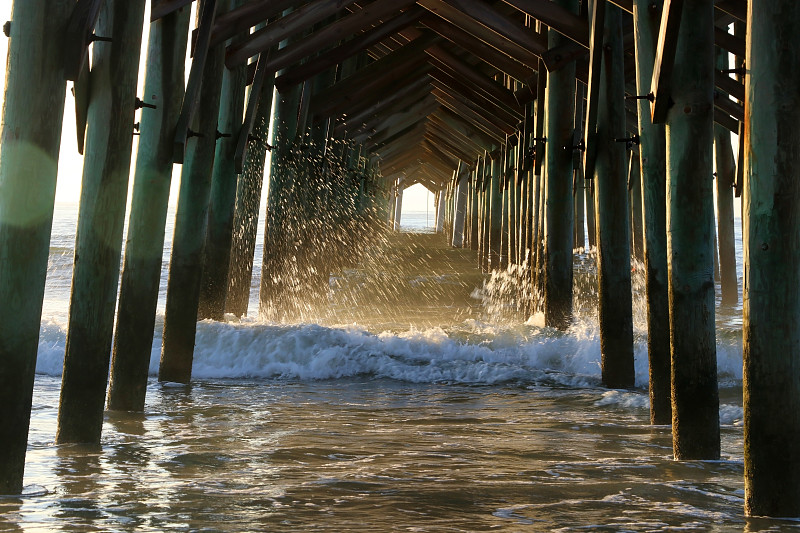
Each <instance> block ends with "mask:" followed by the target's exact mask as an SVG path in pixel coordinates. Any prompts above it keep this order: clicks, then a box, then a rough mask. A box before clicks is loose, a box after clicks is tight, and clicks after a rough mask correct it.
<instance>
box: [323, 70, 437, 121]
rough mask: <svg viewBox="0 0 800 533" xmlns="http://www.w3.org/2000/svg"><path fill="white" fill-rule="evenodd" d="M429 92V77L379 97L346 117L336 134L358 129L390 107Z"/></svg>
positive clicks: (421, 78) (423, 77)
mask: <svg viewBox="0 0 800 533" xmlns="http://www.w3.org/2000/svg"><path fill="white" fill-rule="evenodd" d="M428 92H429V87H428V76H427V75H425V76H421V77H419V78H418V79H417V80H416V81H412V82H410V83H408V84H406V85H405V86H403V87H401V88H400V89H399V90H397V91H395V92H393V93H391V94H386V95H384V94H381V95H377V96H378V97H377V99H376V100H375V101H374V102H370V104H369V105H368V106H366V108H364V109H362V110H360V111H358V112H357V113H350V114H348V115H347V116H345V117H344V120H343V121H342V123H341V124H340V125H339V126H337V127H336V129H335V130H334V132H335V133H337V134H338V133H342V132H344V131H345V130H348V129H351V128H358V127H360V124H363V123H364V122H365V121H366V120H368V119H369V118H370V117H373V116H375V115H378V114H380V113H383V112H385V111H386V110H387V109H388V108H390V106H393V105H394V104H396V103H398V102H401V101H403V100H404V99H405V98H407V97H411V98H417V97H418V96H419V95H423V94H425V93H428Z"/></svg>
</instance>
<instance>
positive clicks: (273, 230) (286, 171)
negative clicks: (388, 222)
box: [259, 84, 403, 318]
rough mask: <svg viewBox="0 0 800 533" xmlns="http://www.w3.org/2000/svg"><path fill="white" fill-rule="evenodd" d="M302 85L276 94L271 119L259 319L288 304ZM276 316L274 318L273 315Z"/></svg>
mask: <svg viewBox="0 0 800 533" xmlns="http://www.w3.org/2000/svg"><path fill="white" fill-rule="evenodd" d="M302 88H303V86H302V84H298V85H295V86H294V87H292V88H290V89H287V90H286V91H285V92H283V93H279V94H278V101H277V102H276V104H275V112H274V115H273V122H274V149H273V151H272V161H271V170H270V181H269V196H268V198H267V214H266V217H267V222H266V227H265V234H264V259H263V260H262V267H261V268H262V272H261V291H260V293H259V313H260V314H261V315H264V316H266V315H273V317H274V318H277V317H279V316H280V314H281V313H282V312H284V311H285V310H286V309H285V308H284V309H278V308H277V307H276V305H277V304H280V305H281V306H286V305H288V304H290V303H292V302H288V301H286V300H287V298H283V297H282V296H281V295H283V294H284V293H285V292H284V291H285V289H286V288H287V286H286V283H287V281H289V280H288V279H287V278H288V277H290V276H291V273H290V272H288V271H286V268H287V265H288V262H287V261H286V259H287V254H289V253H292V252H291V251H290V250H289V249H288V239H289V233H290V231H292V230H293V228H290V227H289V226H290V225H291V222H290V220H289V218H290V214H289V210H290V203H291V202H292V195H293V192H292V190H293V188H294V180H295V164H294V157H295V154H294V153H293V148H294V144H295V138H296V136H297V118H298V117H297V113H298V110H299V109H300V99H301V97H302ZM402 202H403V200H402V192H400V193H399V194H398V197H397V207H396V215H395V216H396V218H395V226H396V227H397V228H398V229H399V223H400V209H401V208H402ZM276 312H277V313H278V315H275V313H276Z"/></svg>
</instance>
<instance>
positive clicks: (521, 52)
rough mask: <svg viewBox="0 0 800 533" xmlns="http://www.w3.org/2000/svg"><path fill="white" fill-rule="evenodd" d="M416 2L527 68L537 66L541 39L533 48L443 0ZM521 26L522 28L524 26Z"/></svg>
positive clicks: (542, 50) (421, 0)
mask: <svg viewBox="0 0 800 533" xmlns="http://www.w3.org/2000/svg"><path fill="white" fill-rule="evenodd" d="M417 3H418V4H419V5H421V6H422V7H424V8H425V9H427V10H428V11H430V12H431V13H433V14H434V15H438V16H439V17H441V18H442V19H444V20H446V21H447V22H449V23H451V24H453V25H454V26H456V27H457V28H459V29H461V30H462V31H464V32H466V33H468V34H470V35H472V37H473V38H475V39H479V40H481V41H483V42H484V43H486V44H488V45H489V46H492V47H494V48H495V49H497V50H499V51H500V52H502V53H504V54H506V55H507V56H508V57H510V58H513V59H515V60H516V61H519V62H520V63H522V64H523V65H525V66H526V67H528V68H531V69H534V70H535V69H536V68H537V66H538V59H539V56H538V55H537V54H536V53H535V52H534V50H541V52H544V50H546V48H547V47H546V46H544V45H543V44H542V43H541V39H539V44H535V45H534V46H533V48H527V47H526V46H524V45H523V44H522V42H517V41H514V40H513V39H509V38H508V37H506V36H505V35H502V34H499V33H496V32H495V31H493V30H492V29H490V28H488V27H487V26H484V25H483V24H482V22H481V21H480V19H475V18H473V17H471V16H470V15H468V14H466V13H464V12H462V11H460V10H459V9H456V7H454V6H453V5H451V4H450V3H448V2H446V1H445V0H418V2H417ZM522 28H524V26H523V27H522ZM523 31H525V32H526V33H527V31H528V30H527V29H524V30H523ZM543 48H544V49H543Z"/></svg>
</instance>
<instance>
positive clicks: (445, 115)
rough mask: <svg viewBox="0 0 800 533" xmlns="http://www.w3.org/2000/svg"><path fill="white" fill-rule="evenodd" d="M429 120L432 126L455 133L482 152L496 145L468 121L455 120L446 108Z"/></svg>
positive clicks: (458, 118)
mask: <svg viewBox="0 0 800 533" xmlns="http://www.w3.org/2000/svg"><path fill="white" fill-rule="evenodd" d="M428 118H429V120H430V122H431V124H435V125H437V126H438V127H440V128H445V129H449V130H451V131H453V132H454V133H456V134H458V135H459V136H460V137H462V138H464V139H465V140H466V141H465V142H469V143H470V144H471V145H472V146H476V147H478V148H479V149H480V151H481V152H485V151H486V150H488V149H490V148H491V147H492V145H493V144H495V143H494V142H492V139H491V138H490V137H489V136H487V135H485V134H484V133H483V132H482V131H480V130H479V129H477V128H475V127H474V126H472V125H471V124H470V123H469V122H468V121H466V120H463V119H460V117H457V118H453V116H452V113H450V112H449V111H448V110H447V109H445V108H440V109H439V110H438V111H436V112H435V113H434V114H432V115H431V116H430V117H428Z"/></svg>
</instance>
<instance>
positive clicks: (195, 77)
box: [172, 0, 217, 164]
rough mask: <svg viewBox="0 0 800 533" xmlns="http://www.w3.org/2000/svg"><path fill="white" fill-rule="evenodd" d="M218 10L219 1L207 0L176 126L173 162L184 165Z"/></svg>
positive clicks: (204, 4)
mask: <svg viewBox="0 0 800 533" xmlns="http://www.w3.org/2000/svg"><path fill="white" fill-rule="evenodd" d="M216 10H217V0H205V1H204V2H203V11H202V13H201V15H200V24H199V27H198V32H197V45H196V47H195V53H194V58H193V59H192V66H191V69H190V70H189V81H188V82H187V83H186V92H185V94H184V97H183V105H181V113H180V115H178V122H177V125H176V126H175V142H174V143H173V150H174V151H173V154H172V160H173V161H174V162H175V163H178V164H183V154H184V150H185V148H186V139H187V138H188V135H189V124H190V123H191V121H192V117H193V116H194V113H195V111H196V110H197V104H198V102H199V101H200V86H201V84H202V81H203V69H204V67H205V64H206V57H207V56H208V49H209V45H210V41H211V29H212V27H213V24H214V17H215V14H216Z"/></svg>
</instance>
